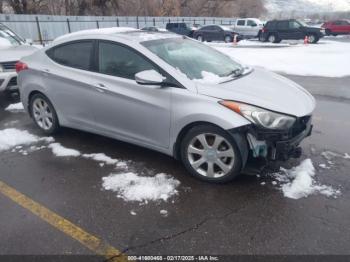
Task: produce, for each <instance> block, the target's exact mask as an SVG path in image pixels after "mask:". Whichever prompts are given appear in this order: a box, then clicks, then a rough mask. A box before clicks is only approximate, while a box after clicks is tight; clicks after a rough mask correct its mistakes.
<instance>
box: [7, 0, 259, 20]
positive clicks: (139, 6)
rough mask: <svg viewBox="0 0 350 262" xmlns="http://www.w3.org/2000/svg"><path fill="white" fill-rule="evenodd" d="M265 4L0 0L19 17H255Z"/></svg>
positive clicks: (242, 0) (254, 0) (255, 0)
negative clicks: (21, 15)
mask: <svg viewBox="0 0 350 262" xmlns="http://www.w3.org/2000/svg"><path fill="white" fill-rule="evenodd" d="M263 1H264V0H55V1H53V0H0V3H7V4H8V6H10V7H11V9H12V10H13V12H14V13H16V14H54V15H103V16H108V15H118V16H222V17H233V16H242V17H246V16H253V17H255V16H260V15H261V14H262V13H263V12H264V4H263ZM0 8H1V7H0ZM2 9H3V8H2ZM2 11H3V10H2Z"/></svg>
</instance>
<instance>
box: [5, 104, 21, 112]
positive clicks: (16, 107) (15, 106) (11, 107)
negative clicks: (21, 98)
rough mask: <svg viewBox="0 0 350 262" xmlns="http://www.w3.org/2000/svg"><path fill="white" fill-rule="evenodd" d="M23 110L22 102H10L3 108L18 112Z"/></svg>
mask: <svg viewBox="0 0 350 262" xmlns="http://www.w3.org/2000/svg"><path fill="white" fill-rule="evenodd" d="M23 110H24V107H23V104H22V103H16V104H11V105H9V106H8V107H6V108H5V111H10V112H18V111H23Z"/></svg>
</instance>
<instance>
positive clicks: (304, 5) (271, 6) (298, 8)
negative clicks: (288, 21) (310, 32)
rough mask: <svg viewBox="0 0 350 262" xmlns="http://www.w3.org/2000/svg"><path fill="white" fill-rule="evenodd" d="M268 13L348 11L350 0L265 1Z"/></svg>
mask: <svg viewBox="0 0 350 262" xmlns="http://www.w3.org/2000/svg"><path fill="white" fill-rule="evenodd" d="M265 3H266V4H265V6H266V8H267V10H268V11H269V12H270V13H276V12H284V11H286V12H291V11H295V12H305V13H309V12H339V11H350V0H265Z"/></svg>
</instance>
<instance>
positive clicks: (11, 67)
mask: <svg viewBox="0 0 350 262" xmlns="http://www.w3.org/2000/svg"><path fill="white" fill-rule="evenodd" d="M16 63H17V61H12V62H1V63H0V64H1V65H2V66H3V68H4V69H5V70H15V69H16Z"/></svg>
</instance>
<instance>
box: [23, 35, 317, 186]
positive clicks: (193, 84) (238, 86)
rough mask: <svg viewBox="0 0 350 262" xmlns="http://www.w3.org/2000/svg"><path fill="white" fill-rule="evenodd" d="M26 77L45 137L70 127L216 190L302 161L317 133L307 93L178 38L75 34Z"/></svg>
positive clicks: (31, 62)
mask: <svg viewBox="0 0 350 262" xmlns="http://www.w3.org/2000/svg"><path fill="white" fill-rule="evenodd" d="M17 69H18V72H19V84H20V91H21V100H22V103H23V106H24V108H25V110H27V111H28V112H29V114H30V116H31V117H32V119H33V121H34V123H35V124H36V126H37V127H38V128H39V129H41V131H42V132H44V133H46V134H53V133H54V132H55V131H57V130H58V129H59V127H60V126H67V127H71V128H77V129H81V130H86V131H89V132H93V133H96V134H100V135H104V136H108V137H111V138H115V139H119V140H122V141H126V142H129V143H134V144H136V145H139V146H143V147H147V148H150V149H153V150H156V151H159V152H162V153H165V154H167V155H170V156H173V157H175V158H177V159H179V160H182V162H183V164H184V166H185V167H186V168H187V170H188V171H189V173H191V174H192V175H193V176H195V177H197V178H200V179H202V180H205V181H208V182H216V183H219V182H220V183H223V182H228V181H230V180H232V179H234V178H236V177H237V176H238V175H239V174H240V173H241V172H242V170H243V169H244V168H245V167H246V166H247V165H248V164H249V163H250V162H249V161H248V159H249V160H251V159H258V158H264V159H267V160H270V161H276V160H283V161H285V160H287V159H289V158H293V157H300V155H301V148H300V143H301V141H302V140H303V139H304V138H305V137H307V136H309V135H310V134H311V131H312V113H313V111H314V108H315V100H314V98H313V97H312V96H311V95H310V93H309V92H307V91H306V90H304V89H303V88H302V87H301V86H299V85H297V84H296V83H294V82H292V81H291V80H288V79H286V78H284V77H282V76H279V75H277V74H274V73H272V72H268V71H266V70H264V69H260V68H249V67H246V66H243V65H241V64H240V63H238V62H236V61H234V60H233V59H232V58H231V57H229V56H227V55H225V54H223V53H221V52H219V51H217V50H216V49H214V48H212V47H209V46H207V45H205V44H202V43H200V42H198V41H195V40H193V39H189V38H187V37H182V36H179V35H175V34H172V33H160V32H144V31H140V30H137V31H136V30H135V31H129V32H125V33H115V34H110V33H105V34H96V33H95V34H85V35H74V36H72V35H71V36H70V37H66V38H65V39H64V40H62V41H56V42H54V43H53V44H52V45H51V46H49V47H46V48H44V49H42V50H40V51H38V52H36V53H35V54H33V55H31V56H27V57H25V58H23V59H22V60H21V61H20V62H18V63H17ZM248 162H249V163H248Z"/></svg>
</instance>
